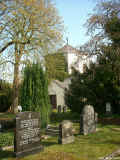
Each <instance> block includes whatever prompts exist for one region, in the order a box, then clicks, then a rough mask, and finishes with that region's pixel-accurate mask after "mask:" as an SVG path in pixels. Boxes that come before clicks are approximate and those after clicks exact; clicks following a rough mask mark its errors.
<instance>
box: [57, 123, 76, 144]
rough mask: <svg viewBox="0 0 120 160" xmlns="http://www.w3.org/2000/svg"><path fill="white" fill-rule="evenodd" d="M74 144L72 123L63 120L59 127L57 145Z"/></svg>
mask: <svg viewBox="0 0 120 160" xmlns="http://www.w3.org/2000/svg"><path fill="white" fill-rule="evenodd" d="M72 142H74V135H73V123H72V122H71V121H69V120H64V121H63V122H62V123H61V124H60V125H59V137H58V143H59V144H68V143H72Z"/></svg>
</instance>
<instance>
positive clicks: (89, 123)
mask: <svg viewBox="0 0 120 160" xmlns="http://www.w3.org/2000/svg"><path fill="white" fill-rule="evenodd" d="M97 117H98V114H97V113H95V112H94V108H93V106H91V105H86V106H84V108H83V111H82V114H81V115H80V133H81V134H83V135H87V134H89V133H94V132H96V124H97V119H98V118H97Z"/></svg>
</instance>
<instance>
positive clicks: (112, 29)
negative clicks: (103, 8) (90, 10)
mask: <svg viewBox="0 0 120 160" xmlns="http://www.w3.org/2000/svg"><path fill="white" fill-rule="evenodd" d="M105 31H106V33H107V34H108V37H109V38H110V39H111V40H112V41H113V42H114V43H115V44H120V18H119V17H118V16H117V15H116V16H112V17H111V18H109V19H108V20H107V22H106V24H105Z"/></svg>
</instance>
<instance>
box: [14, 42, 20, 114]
mask: <svg viewBox="0 0 120 160" xmlns="http://www.w3.org/2000/svg"><path fill="white" fill-rule="evenodd" d="M19 63H20V57H19V54H18V52H17V44H15V64H14V80H13V103H12V112H13V113H17V112H18V109H17V106H18V103H19V102H18V98H19Z"/></svg>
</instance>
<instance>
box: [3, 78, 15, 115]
mask: <svg viewBox="0 0 120 160" xmlns="http://www.w3.org/2000/svg"><path fill="white" fill-rule="evenodd" d="M11 104H12V87H11V85H10V84H9V83H6V82H5V81H2V80H1V81H0V112H5V111H7V110H8V109H9V107H10V106H11Z"/></svg>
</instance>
